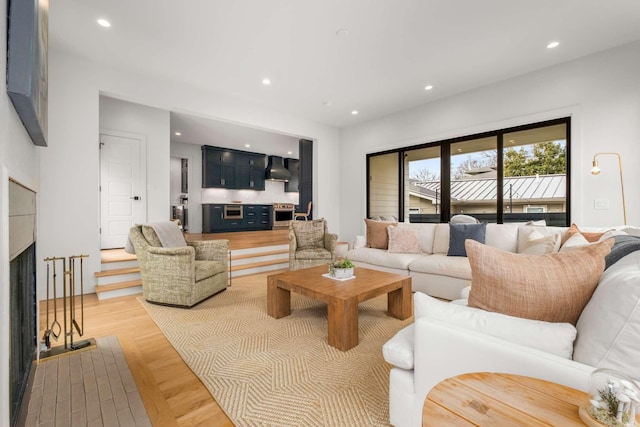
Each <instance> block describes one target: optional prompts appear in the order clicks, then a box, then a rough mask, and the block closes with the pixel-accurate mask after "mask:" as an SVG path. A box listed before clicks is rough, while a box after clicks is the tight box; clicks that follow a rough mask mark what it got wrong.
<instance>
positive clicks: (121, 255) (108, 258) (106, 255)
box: [100, 249, 138, 264]
mask: <svg viewBox="0 0 640 427" xmlns="http://www.w3.org/2000/svg"><path fill="white" fill-rule="evenodd" d="M137 259H138V258H137V257H136V254H130V253H127V252H125V251H124V249H103V250H102V251H101V254H100V262H101V263H102V264H107V263H110V262H122V261H134V260H137Z"/></svg>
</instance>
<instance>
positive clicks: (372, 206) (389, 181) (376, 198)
mask: <svg viewBox="0 0 640 427" xmlns="http://www.w3.org/2000/svg"><path fill="white" fill-rule="evenodd" d="M399 171H400V166H399V164H398V153H390V154H382V155H378V156H374V157H371V158H370V159H369V190H368V191H369V206H368V209H367V210H368V214H367V216H368V217H369V218H374V217H383V216H385V217H391V216H393V217H397V216H398V211H399V209H400V200H399V198H400V194H401V191H398V189H399V186H400V176H399V173H400V172H399Z"/></svg>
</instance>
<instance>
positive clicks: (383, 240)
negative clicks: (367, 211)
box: [364, 218, 397, 249]
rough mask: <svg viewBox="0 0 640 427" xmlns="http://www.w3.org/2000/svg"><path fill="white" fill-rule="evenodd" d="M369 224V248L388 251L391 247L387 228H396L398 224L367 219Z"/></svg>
mask: <svg viewBox="0 0 640 427" xmlns="http://www.w3.org/2000/svg"><path fill="white" fill-rule="evenodd" d="M364 222H365V224H367V247H368V248H376V249H387V248H388V247H389V234H388V233H387V227H392V226H396V225H397V223H396V222H389V221H374V220H372V219H368V218H365V219H364Z"/></svg>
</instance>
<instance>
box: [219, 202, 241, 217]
mask: <svg viewBox="0 0 640 427" xmlns="http://www.w3.org/2000/svg"><path fill="white" fill-rule="evenodd" d="M223 218H224V219H242V205H224V216H223Z"/></svg>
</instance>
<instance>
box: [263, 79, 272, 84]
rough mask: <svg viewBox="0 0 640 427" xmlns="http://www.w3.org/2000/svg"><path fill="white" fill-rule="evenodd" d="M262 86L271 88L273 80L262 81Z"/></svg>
mask: <svg viewBox="0 0 640 427" xmlns="http://www.w3.org/2000/svg"><path fill="white" fill-rule="evenodd" d="M262 84H263V85H265V86H269V85H270V84H271V80H269V79H266V78H265V79H262Z"/></svg>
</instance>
